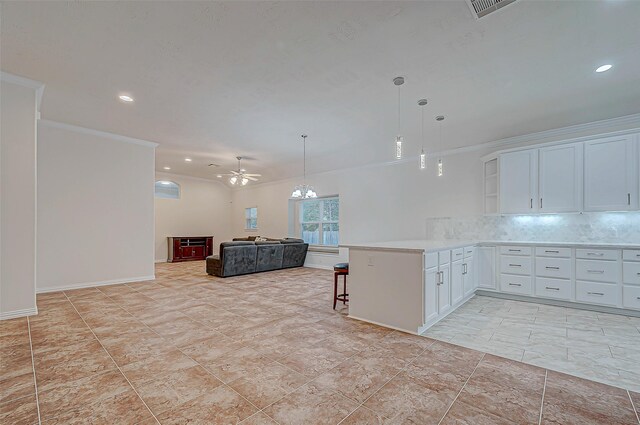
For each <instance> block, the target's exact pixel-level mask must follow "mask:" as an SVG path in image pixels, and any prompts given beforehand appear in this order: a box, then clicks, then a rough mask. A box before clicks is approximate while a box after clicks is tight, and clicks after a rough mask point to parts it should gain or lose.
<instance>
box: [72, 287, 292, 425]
mask: <svg viewBox="0 0 640 425" xmlns="http://www.w3.org/2000/svg"><path fill="white" fill-rule="evenodd" d="M98 291H99V292H100V293H102V294H103V295H104V296H106V297H107V298H109V299H110V300H111V301H112V302H113V303H115V304H116V305H118V307H119V308H121V309H122V311H124V312H125V313H127V314H128V315H129V316H131V317H133V318H134V319H135V320H136V321H138V322H140V323H141V324H142V325H143V326H145V327H146V328H148V329H149V330H150V331H151V332H153V333H154V334H156V335H157V336H158V337H160V338H162V339H164V340H166V339H167V338H165V337H163V336H162V335H160V334H159V333H157V332H156V331H155V330H153V328H151V327H150V326H149V325H147V324H146V323H144V322H143V321H142V320H140V319H138V318H137V317H136V316H134V315H133V314H131V312H129V310H127V309H126V308H124V307H122V306H121V305H119V304H118V303H116V301H115V300H114V299H113V298H111V296H110V295H108V294H107V293H105V292H102V291H100V289H99V288H98ZM136 292H137V291H136ZM143 295H144V294H143ZM65 296H66V294H65ZM149 298H151V297H149ZM151 299H153V298H151ZM154 301H155V300H154ZM78 314H80V313H78ZM185 317H188V318H189V319H191V320H194V319H192V318H191V317H190V316H188V315H185ZM194 321H195V322H197V323H198V324H200V325H203V326H206V325H204V324H203V323H200V322H199V321H197V320H194ZM85 323H86V322H85ZM87 327H89V325H88V324H87ZM89 329H91V327H89ZM91 332H93V330H91ZM219 333H220V334H221V335H224V334H223V333H222V332H219ZM94 336H95V337H96V339H97V340H98V342H100V339H99V338H98V336H97V335H95V333H94ZM225 336H226V335H225ZM100 345H102V343H100ZM172 346H173V347H174V348H175V349H176V350H178V351H179V352H180V353H182V355H184V356H186V357H188V358H189V359H190V360H191V361H193V362H194V363H195V364H197V365H198V366H200V367H201V368H203V369H204V370H206V371H207V373H208V374H210V375H211V376H213V377H214V378H216V379H217V380H218V381H220V382H221V383H222V385H223V386H225V387H227V388H228V389H230V390H231V391H233V392H234V393H236V394H238V395H239V396H240V397H241V398H242V399H244V400H245V401H246V402H247V403H249V404H250V405H252V406H253V407H255V408H256V409H257V412H256V413H258V412H261V411H262V409H260V408H259V407H258V406H256V405H255V404H253V403H252V402H251V401H250V400H248V399H247V398H246V397H244V396H243V395H242V394H240V393H239V392H237V391H236V390H235V389H233V388H232V387H231V386H230V385H229V383H227V382H225V381H223V380H222V379H220V377H218V376H217V375H216V374H215V373H213V372H212V371H211V370H209V368H208V367H206V366H204V365H202V364H201V363H200V362H199V361H197V360H196V359H194V358H193V357H191V356H189V355H188V354H186V353H185V352H184V351H182V349H181V348H180V347H178V346H177V345H173V344H172ZM103 348H104V346H103ZM105 351H107V350H106V348H105ZM107 354H108V352H107ZM109 357H111V355H110V354H109ZM111 360H113V362H114V363H116V366H118V364H117V362H116V361H115V360H114V359H113V358H111ZM133 363H135V362H133ZM118 369H120V366H118ZM120 372H121V373H122V371H120ZM122 374H123V375H124V373H122ZM125 379H127V382H129V379H128V378H127V377H126V375H125ZM129 385H131V387H132V388H133V390H134V391H135V392H136V394H138V391H137V390H136V389H135V387H134V386H133V384H132V383H131V382H129ZM138 397H140V395H139V394H138ZM140 400H142V402H143V403H144V404H145V406H146V405H147V403H146V402H145V401H144V399H143V398H142V397H140ZM147 409H149V407H148V406H147ZM149 411H151V409H149ZM166 411H167V412H168V411H170V409H167V410H166ZM162 413H165V412H162ZM256 413H254V415H255V414H256ZM151 414H152V415H153V417H154V418H156V416H155V414H154V413H153V412H151ZM251 416H253V415H251ZM251 416H248V417H247V418H245V419H248V418H250V417H251ZM245 419H243V421H244V420H245ZM156 421H158V419H157V418H156ZM158 423H160V421H158ZM276 423H277V422H276ZM278 425H279V424H278Z"/></svg>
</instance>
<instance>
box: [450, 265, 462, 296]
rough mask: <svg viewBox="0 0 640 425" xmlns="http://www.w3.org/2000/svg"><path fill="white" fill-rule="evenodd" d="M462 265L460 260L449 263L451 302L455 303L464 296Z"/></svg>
mask: <svg viewBox="0 0 640 425" xmlns="http://www.w3.org/2000/svg"><path fill="white" fill-rule="evenodd" d="M463 278H464V266H463V265H462V260H460V261H454V262H453V263H451V304H452V305H456V304H458V303H459V302H460V301H462V298H463V297H464V287H463Z"/></svg>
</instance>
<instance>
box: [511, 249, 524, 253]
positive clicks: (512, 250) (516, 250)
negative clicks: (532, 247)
mask: <svg viewBox="0 0 640 425" xmlns="http://www.w3.org/2000/svg"><path fill="white" fill-rule="evenodd" d="M520 251H522V250H521V249H509V252H520Z"/></svg>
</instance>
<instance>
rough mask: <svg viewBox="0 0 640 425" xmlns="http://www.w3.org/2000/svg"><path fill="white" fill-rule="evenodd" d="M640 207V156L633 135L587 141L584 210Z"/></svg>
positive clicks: (616, 209) (585, 149) (633, 208)
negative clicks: (639, 164) (639, 192)
mask: <svg viewBox="0 0 640 425" xmlns="http://www.w3.org/2000/svg"><path fill="white" fill-rule="evenodd" d="M635 209H638V156H637V146H636V143H635V141H634V139H633V136H629V135H628V136H619V137H608V138H604V139H598V140H592V141H588V142H585V143H584V210H585V211H626V210H635Z"/></svg>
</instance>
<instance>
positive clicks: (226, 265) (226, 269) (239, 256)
mask: <svg viewBox="0 0 640 425" xmlns="http://www.w3.org/2000/svg"><path fill="white" fill-rule="evenodd" d="M231 243H232V244H238V245H225V243H222V244H220V258H221V262H222V276H236V275H239V274H247V273H254V272H255V271H256V254H257V249H258V247H257V246H256V245H255V244H254V243H253V242H245V243H242V242H231ZM223 245H225V246H223Z"/></svg>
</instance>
